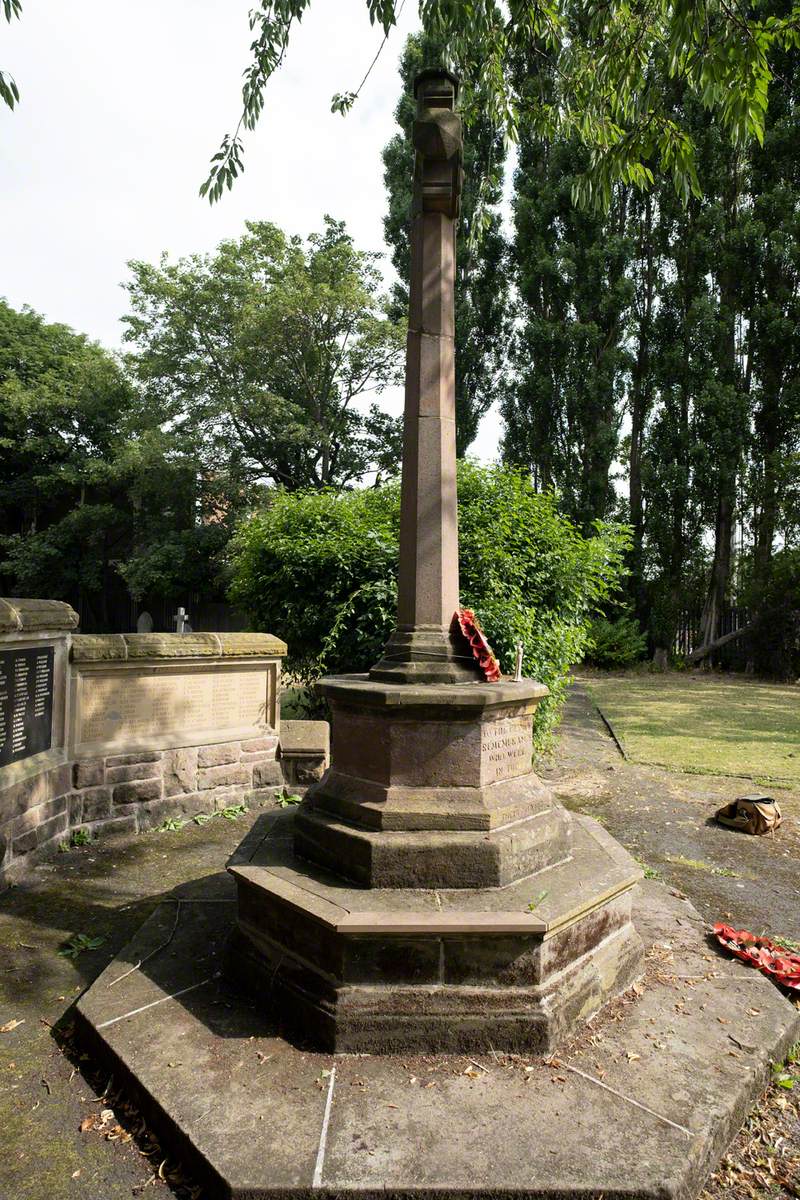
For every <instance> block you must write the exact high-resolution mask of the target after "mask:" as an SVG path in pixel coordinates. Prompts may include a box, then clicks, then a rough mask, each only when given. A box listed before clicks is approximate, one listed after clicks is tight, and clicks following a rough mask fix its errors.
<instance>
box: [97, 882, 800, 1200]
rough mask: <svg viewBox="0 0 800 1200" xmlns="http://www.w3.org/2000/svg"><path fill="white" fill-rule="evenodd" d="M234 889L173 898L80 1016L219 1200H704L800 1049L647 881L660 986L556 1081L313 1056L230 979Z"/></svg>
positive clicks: (622, 1013) (105, 1058) (555, 1070)
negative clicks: (755, 1105) (222, 967)
mask: <svg viewBox="0 0 800 1200" xmlns="http://www.w3.org/2000/svg"><path fill="white" fill-rule="evenodd" d="M223 884H224V881H220V880H218V879H216V880H214V879H209V878H208V877H206V878H204V879H198V880H196V881H194V882H193V883H190V884H187V885H184V886H183V887H181V888H180V889H179V891H178V892H177V893H176V894H174V895H172V896H167V897H165V898H164V901H163V903H161V904H160V905H159V906H158V908H157V909H156V911H155V912H154V913H153V914H152V915H151V916H150V917H149V919H148V920H147V921H146V922H145V924H144V925H143V926H142V928H141V930H140V931H139V932H138V933H137V934H136V936H135V938H134V939H133V941H132V942H130V943H129V945H128V946H126V947H125V948H124V949H123V950H122V951H120V953H119V954H118V956H117V957H116V958H115V959H114V960H113V961H112V962H111V963H109V965H108V966H107V967H106V969H105V971H104V972H103V973H102V974H101V975H100V976H99V977H98V978H97V979H96V980H95V981H94V983H92V984H91V986H90V987H89V988H88V989H87V990H86V991H85V992H84V994H83V995H82V996H81V998H80V1000H79V1001H78V1003H77V1005H76V1008H75V1018H76V1025H77V1032H78V1034H79V1036H80V1039H81V1043H82V1045H83V1046H84V1048H85V1050H86V1052H87V1053H88V1054H89V1055H90V1057H91V1060H92V1067H93V1068H94V1069H95V1070H96V1071H97V1072H98V1073H100V1072H101V1070H102V1078H103V1080H106V1079H107V1078H108V1076H109V1075H113V1079H114V1084H115V1086H117V1087H118V1086H120V1085H122V1086H123V1087H124V1089H125V1095H126V1098H127V1099H128V1100H129V1101H130V1100H134V1101H135V1102H136V1103H137V1104H138V1105H139V1106H140V1109H141V1111H142V1113H143V1115H144V1116H145V1119H146V1120H147V1123H148V1124H149V1125H150V1126H152V1127H153V1128H154V1129H155V1131H156V1132H157V1133H158V1134H159V1135H160V1137H161V1138H162V1139H163V1143H164V1152H165V1153H167V1152H169V1155H170V1158H171V1160H172V1161H173V1162H174V1161H175V1159H176V1158H177V1159H178V1161H179V1162H180V1163H181V1166H182V1168H183V1169H184V1170H185V1171H188V1172H191V1173H192V1175H193V1176H194V1178H193V1180H192V1182H194V1181H196V1182H197V1183H198V1184H199V1185H201V1188H202V1195H203V1196H204V1197H209V1198H211V1197H214V1198H216V1197H229V1198H230V1200H307V1198H308V1197H309V1196H310V1195H314V1196H316V1197H318V1198H319V1200H367V1198H369V1197H381V1198H382V1200H441V1197H443V1196H450V1197H460V1198H461V1200H470V1198H472V1197H475V1198H476V1200H477V1198H482V1197H485V1198H486V1200H490V1198H496V1197H498V1196H505V1197H518V1198H520V1200H522V1198H523V1197H528V1198H530V1197H537V1198H538V1200H575V1197H581V1198H582V1200H626V1198H627V1200H631V1198H632V1197H641V1198H642V1200H688V1198H689V1197H692V1196H696V1195H697V1194H698V1192H699V1190H700V1188H701V1187H702V1184H703V1180H704V1178H705V1176H706V1174H707V1173H708V1171H709V1170H711V1169H712V1168H713V1166H714V1164H715V1163H716V1161H717V1160H718V1159H719V1157H720V1155H721V1154H723V1153H724V1151H725V1148H726V1146H727V1144H728V1142H729V1141H730V1139H731V1138H732V1137H733V1136H734V1134H735V1133H736V1130H737V1129H738V1127H739V1125H740V1124H741V1122H742V1120H743V1119H744V1117H745V1116H746V1114H747V1111H748V1107H749V1105H750V1104H751V1103H752V1102H753V1101H754V1100H755V1099H756V1097H757V1096H758V1094H759V1092H760V1091H761V1089H762V1088H763V1087H764V1086H765V1084H766V1082H767V1081H768V1080H769V1078H770V1075H771V1070H770V1067H771V1064H772V1063H773V1062H780V1061H781V1059H782V1058H783V1057H784V1056H785V1054H786V1050H787V1048H788V1047H789V1046H790V1045H791V1044H792V1042H793V1041H795V1040H796V1039H797V1037H798V1036H800V1013H798V1012H796V1010H795V1009H794V1008H793V1007H792V1005H791V1004H790V1003H789V1002H788V1001H787V1000H785V999H784V998H783V996H781V994H780V992H779V991H778V989H777V988H776V987H774V986H773V984H772V983H771V982H770V981H769V980H768V979H767V978H765V977H764V976H763V975H760V974H759V973H758V972H757V971H754V970H753V969H752V968H751V967H747V966H745V964H744V963H741V962H739V961H738V960H735V959H733V960H731V959H726V958H723V957H722V955H721V953H720V951H719V947H718V946H716V943H710V942H709V941H708V940H707V938H706V937H705V935H704V933H703V922H702V921H701V920H700V919H699V916H698V914H697V913H696V912H695V910H694V909H693V908H692V907H691V905H689V904H688V903H687V902H686V901H685V900H680V899H678V898H676V895H675V893H674V891H672V892H671V891H670V890H669V889H668V888H666V887H664V886H663V885H662V884H659V883H655V882H653V881H647V882H645V883H644V884H642V885H640V886H639V887H637V888H636V889H635V899H634V905H635V907H634V916H635V921H636V926H637V929H639V930H640V931H641V932H642V935H643V937H644V940H645V944H646V945H647V946H648V947H653V954H654V955H656V957H654V958H653V959H652V960H651V969H650V970H649V971H648V973H647V975H646V976H645V978H644V980H643V982H642V984H641V985H640V986H639V987H637V989H636V991H635V992H633V991H631V992H628V993H627V994H626V995H625V996H624V997H623V998H622V999H621V1000H620V1001H619V1002H615V1003H614V1004H613V1005H612V1006H611V1009H610V1011H608V1013H607V1016H606V1015H605V1014H603V1015H601V1016H599V1017H598V1018H597V1020H596V1021H595V1022H594V1024H593V1027H592V1037H591V1039H589V1038H580V1039H578V1040H577V1042H576V1043H575V1044H574V1045H573V1046H566V1047H564V1048H563V1050H562V1051H560V1052H559V1058H558V1062H557V1063H555V1062H553V1061H552V1060H549V1059H547V1060H542V1059H539V1058H534V1057H531V1056H525V1057H524V1058H523V1057H521V1056H514V1057H513V1058H512V1057H508V1058H506V1057H504V1056H503V1055H502V1054H501V1053H500V1051H499V1050H498V1049H497V1047H496V1046H495V1045H493V1046H492V1048H491V1050H489V1049H488V1047H487V1053H486V1055H485V1056H483V1057H474V1059H473V1060H472V1061H470V1060H469V1059H467V1058H465V1057H461V1056H458V1057H456V1056H450V1055H440V1056H437V1057H430V1056H428V1057H425V1058H417V1059H410V1060H409V1059H408V1058H406V1057H400V1056H398V1055H387V1056H380V1055H370V1056H366V1057H364V1056H353V1055H343V1056H336V1055H330V1054H324V1053H315V1052H314V1051H313V1049H309V1047H308V1045H307V1044H305V1045H302V1046H298V1045H297V1044H296V1040H295V1041H286V1040H285V1039H284V1038H283V1037H282V1036H281V1031H280V1028H279V1025H278V1022H277V1021H276V1017H278V1016H279V1013H278V1012H277V1011H275V1012H270V1010H269V1003H268V997H267V996H266V994H264V993H262V995H261V996H260V997H259V1004H260V1007H261V1010H262V1011H261V1012H260V1013H257V1012H254V1011H253V1008H252V1006H251V1004H250V1003H249V1002H248V1001H247V1000H246V998H244V997H242V996H240V995H238V994H237V993H236V992H235V991H232V990H231V989H230V988H228V987H227V986H225V984H224V981H223V980H221V979H220V978H219V973H218V971H219V960H220V955H221V953H222V947H223V945H224V944H225V941H226V939H227V937H228V936H229V933H230V929H231V926H232V924H233V921H234V915H235V905H234V903H230V902H226V901H225V900H223V901H222V902H220V897H222V896H228V895H230V893H229V892H228V891H226V890H223V886H222V885H223ZM178 898H183V899H185V900H187V901H188V902H186V903H183V904H182V905H181V906H180V908H179V909H178V911H177V912H176V903H175V901H176V900H177V899H178ZM666 947H669V949H667V948H666ZM601 1067H602V1070H601V1069H600V1068H601ZM106 1146H107V1150H108V1154H109V1156H110V1159H109V1163H110V1162H111V1158H113V1152H114V1151H115V1150H116V1149H117V1147H115V1146H113V1145H111V1144H110V1143H106ZM109 1169H111V1166H110V1168H109Z"/></svg>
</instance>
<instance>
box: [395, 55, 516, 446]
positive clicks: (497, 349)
mask: <svg viewBox="0 0 800 1200" xmlns="http://www.w3.org/2000/svg"><path fill="white" fill-rule="evenodd" d="M441 61H442V47H441V44H440V43H439V42H437V41H435V40H434V39H431V38H426V37H422V36H419V35H417V36H412V37H410V38H409V39H408V41H407V42H406V46H405V50H404V52H403V56H402V59H401V62H400V79H401V81H402V86H401V92H400V99H399V101H398V104H397V108H396V109H395V118H396V120H397V123H398V125H399V126H400V132H399V133H396V134H395V135H394V137H393V138H392V139H391V141H390V142H389V143H388V144H387V145H386V147H385V148H384V151H383V162H384V168H385V170H384V180H385V182H386V189H387V192H388V205H389V207H388V213H387V215H386V217H385V218H384V222H383V227H384V231H385V234H386V240H387V242H388V243H389V245H390V247H391V249H392V261H393V263H394V266H395V268H396V270H397V273H398V275H399V276H400V281H401V282H400V284H399V285H397V286H396V288H395V293H394V305H393V307H394V311H395V312H396V313H397V314H398V315H399V314H403V315H404V314H405V313H406V312H407V311H408V282H409V267H410V258H411V252H410V234H411V185H412V178H413V169H414V149H413V146H412V143H411V127H412V124H413V121H414V114H415V112H416V102H415V100H414V98H413V96H412V94H411V87H412V83H413V80H414V77H415V76H416V74H417V73H418V72H419V71H421V70H422V69H423V68H424V67H428V66H435V65H437V64H439V63H441ZM504 157H505V148H504V145H503V139H502V137H501V136H500V133H499V132H498V130H497V129H496V128H494V127H493V126H492V125H491V123H490V122H489V121H486V120H480V119H479V120H477V121H476V122H475V125H474V126H473V128H472V129H471V130H470V137H469V140H468V141H467V143H466V145H465V147H464V172H465V179H464V192H463V196H462V201H461V216H460V219H459V223H458V228H457V240H456V292H455V297H456V298H455V351H456V355H455V361H456V452H457V454H458V456H459V458H463V456H464V454H466V452H467V450H468V448H469V446H470V445H471V444H472V442H473V441H474V439H475V436H476V434H477V432H478V426H479V424H480V420H481V417H482V416H483V415H484V414H485V413H486V412H488V410H489V408H490V407H491V405H492V404H493V403H494V401H495V399H496V398H497V390H498V385H499V381H500V377H501V374H502V370H503V364H504V357H505V348H506V343H507V339H508V335H509V326H508V319H507V308H508V274H507V269H506V253H505V241H504V238H503V235H502V231H501V219H500V214H499V212H498V209H497V206H498V204H499V202H500V198H501V178H500V171H501V168H502V163H503V159H504Z"/></svg>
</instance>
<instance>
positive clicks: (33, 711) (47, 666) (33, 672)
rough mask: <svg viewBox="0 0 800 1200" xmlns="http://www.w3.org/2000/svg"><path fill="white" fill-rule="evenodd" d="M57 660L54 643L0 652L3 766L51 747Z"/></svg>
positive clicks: (0, 758)
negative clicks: (55, 665) (52, 644)
mask: <svg viewBox="0 0 800 1200" xmlns="http://www.w3.org/2000/svg"><path fill="white" fill-rule="evenodd" d="M53 661H54V651H53V647H52V646H49V647H47V646H45V647H42V648H38V647H36V648H33V649H26V650H2V651H0V767H5V766H7V765H8V763H14V762H19V760H20V759H23V758H30V757H31V756H32V755H34V754H40V753H41V752H42V751H43V750H49V749H50V747H51V745H52V740H53Z"/></svg>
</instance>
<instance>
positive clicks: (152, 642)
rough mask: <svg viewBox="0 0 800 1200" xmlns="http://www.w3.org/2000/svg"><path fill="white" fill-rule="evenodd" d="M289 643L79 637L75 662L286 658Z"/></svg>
mask: <svg viewBox="0 0 800 1200" xmlns="http://www.w3.org/2000/svg"><path fill="white" fill-rule="evenodd" d="M286 652H287V646H286V643H285V642H283V641H281V639H280V638H276V637H273V636H272V634H270V633H110V634H86V633H80V634H76V635H75V636H74V637H73V639H72V649H71V652H70V659H71V661H72V662H84V663H87V662H112V661H115V660H122V661H132V660H136V659H158V658H163V659H173V658H257V657H269V658H282V657H284V656H285V654H286Z"/></svg>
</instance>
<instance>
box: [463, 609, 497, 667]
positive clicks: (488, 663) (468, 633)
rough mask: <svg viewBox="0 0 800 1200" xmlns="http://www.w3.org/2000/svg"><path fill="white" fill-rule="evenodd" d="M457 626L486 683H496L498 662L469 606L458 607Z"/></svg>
mask: <svg viewBox="0 0 800 1200" xmlns="http://www.w3.org/2000/svg"><path fill="white" fill-rule="evenodd" d="M455 620H456V621H458V627H459V629H460V630H461V632H462V633H463V635H464V637H465V638H466V639H467V641H468V642H469V648H470V650H471V651H472V657H473V658H474V659H475V661H476V662H477V664H478V666H479V667H480V669H481V671H482V672H483V678H484V679H485V680H486V681H487V682H488V683H496V682H497V680H498V679H499V678H500V663H499V662H498V661H497V658H496V657H495V653H494V650H493V649H492V647H491V646H490V645H489V643H488V642H487V640H486V634H485V633H484V632H483V630H482V629H481V627H480V622H479V621H478V618H477V617H476V616H475V613H474V612H473V611H472V609H471V608H460V609H459V610H458V612H457V613H456V615H455Z"/></svg>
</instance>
